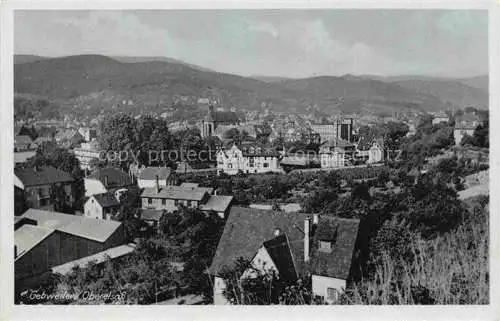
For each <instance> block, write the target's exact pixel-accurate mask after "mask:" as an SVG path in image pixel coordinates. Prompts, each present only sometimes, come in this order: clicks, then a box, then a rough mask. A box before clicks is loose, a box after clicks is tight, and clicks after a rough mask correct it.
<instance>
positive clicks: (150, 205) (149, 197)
mask: <svg viewBox="0 0 500 321" xmlns="http://www.w3.org/2000/svg"><path fill="white" fill-rule="evenodd" d="M213 190H214V189H213V188H211V187H199V186H198V184H191V183H183V184H182V185H181V186H174V185H168V186H160V185H157V186H156V187H148V188H145V189H144V190H143V192H142V194H141V200H142V209H143V210H147V209H154V210H165V211H166V212H174V211H176V210H178V209H179V207H180V206H185V207H187V208H197V209H200V210H202V211H204V212H212V211H214V212H216V213H217V214H218V215H219V216H220V217H221V218H225V217H226V216H227V214H228V212H229V209H230V208H231V203H232V200H233V197H232V196H226V195H211V194H212V193H213Z"/></svg>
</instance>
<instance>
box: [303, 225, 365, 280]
mask: <svg viewBox="0 0 500 321" xmlns="http://www.w3.org/2000/svg"><path fill="white" fill-rule="evenodd" d="M358 229H359V220H355V219H343V218H339V217H333V216H322V217H321V218H320V220H319V225H318V229H317V231H316V235H315V239H316V241H329V242H332V249H331V252H329V253H327V252H322V251H320V250H319V249H316V251H315V253H314V254H313V255H312V256H311V272H312V273H313V274H316V275H322V276H328V277H333V278H338V279H344V280H345V279H347V278H348V277H349V273H350V271H351V264H352V259H353V253H354V250H355V245H356V240H357V237H358Z"/></svg>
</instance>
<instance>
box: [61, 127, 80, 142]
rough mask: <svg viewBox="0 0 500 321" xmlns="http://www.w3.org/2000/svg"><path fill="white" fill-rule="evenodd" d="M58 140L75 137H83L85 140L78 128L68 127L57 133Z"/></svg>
mask: <svg viewBox="0 0 500 321" xmlns="http://www.w3.org/2000/svg"><path fill="white" fill-rule="evenodd" d="M55 138H56V140H58V141H59V140H71V139H73V138H76V139H81V140H83V136H82V134H80V133H79V132H78V131H77V130H75V129H66V130H63V131H60V132H58V133H57V134H56V136H55Z"/></svg>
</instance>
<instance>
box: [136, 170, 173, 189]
mask: <svg viewBox="0 0 500 321" xmlns="http://www.w3.org/2000/svg"><path fill="white" fill-rule="evenodd" d="M174 176H175V175H173V172H172V169H171V168H170V167H146V168H144V169H142V170H141V171H140V172H139V174H138V175H137V185H139V187H140V188H146V187H155V186H156V183H157V180H158V183H159V184H160V186H167V185H172V184H174V182H175V177H174Z"/></svg>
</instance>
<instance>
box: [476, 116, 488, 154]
mask: <svg viewBox="0 0 500 321" xmlns="http://www.w3.org/2000/svg"><path fill="white" fill-rule="evenodd" d="M472 137H473V138H474V141H475V143H476V144H475V146H478V147H482V148H489V147H490V121H489V120H488V119H486V120H485V121H484V122H483V123H482V124H480V125H479V126H477V127H476V129H475V130H474V133H473V135H472Z"/></svg>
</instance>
